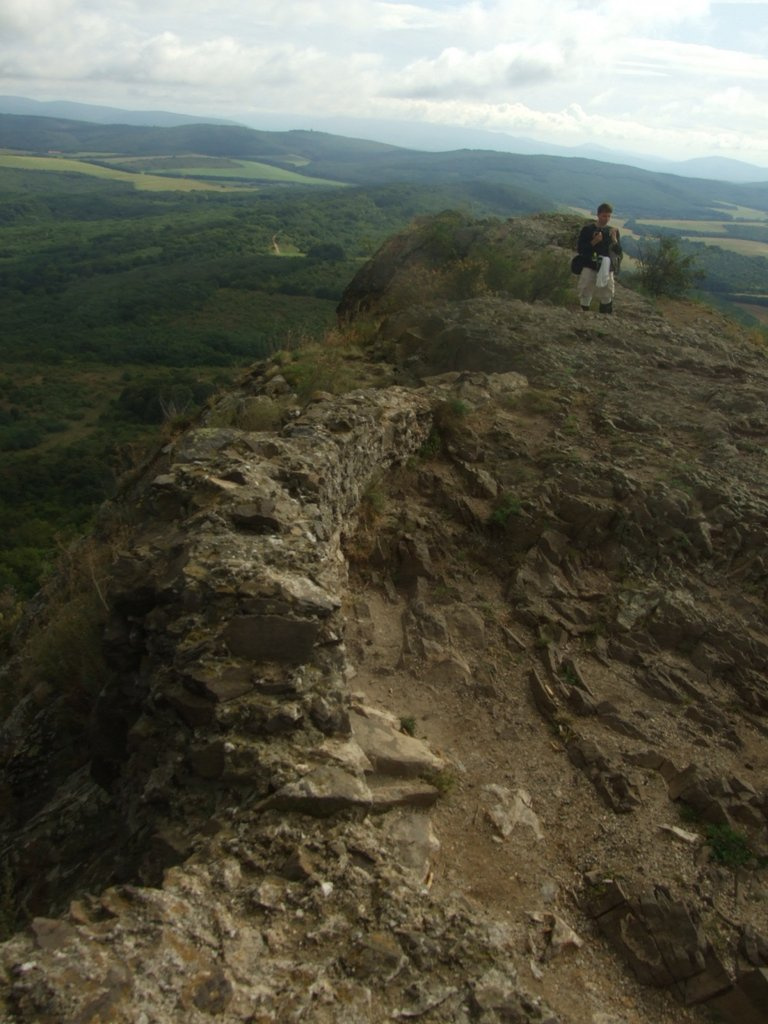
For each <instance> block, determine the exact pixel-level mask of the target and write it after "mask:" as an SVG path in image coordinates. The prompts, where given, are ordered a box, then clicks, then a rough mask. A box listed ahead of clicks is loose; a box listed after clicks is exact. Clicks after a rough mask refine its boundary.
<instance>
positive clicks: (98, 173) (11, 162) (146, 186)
mask: <svg viewBox="0 0 768 1024" xmlns="http://www.w3.org/2000/svg"><path fill="white" fill-rule="evenodd" d="M0 167H7V168H9V169H11V170H21V171H57V172H59V173H66V174H72V173H76V174H88V175H90V176H91V177H93V178H104V179H108V180H110V181H123V182H127V183H128V184H130V185H133V187H134V188H136V189H138V190H139V191H142V192H169V191H173V192H203V191H212V190H214V191H217V192H232V191H235V190H236V188H237V186H233V185H219V184H215V183H212V182H205V181H199V180H195V179H192V178H173V177H164V176H163V175H160V174H143V173H142V174H135V173H132V172H131V171H121V170H118V169H116V168H112V167H103V166H101V165H100V164H94V163H90V162H88V161H87V160H76V159H71V158H69V157H60V156H12V155H10V154H8V153H3V154H0Z"/></svg>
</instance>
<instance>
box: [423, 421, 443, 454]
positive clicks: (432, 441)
mask: <svg viewBox="0 0 768 1024" xmlns="http://www.w3.org/2000/svg"><path fill="white" fill-rule="evenodd" d="M442 447H443V441H442V438H441V437H440V434H439V433H438V432H437V430H435V428H434V427H433V428H432V429H431V430H430V432H429V436H428V437H427V439H426V441H425V442H424V444H423V445H422V446H421V448H419V451H418V455H419V458H421V459H433V458H434V457H435V456H436V455H438V454H439V453H440V452H441V451H442Z"/></svg>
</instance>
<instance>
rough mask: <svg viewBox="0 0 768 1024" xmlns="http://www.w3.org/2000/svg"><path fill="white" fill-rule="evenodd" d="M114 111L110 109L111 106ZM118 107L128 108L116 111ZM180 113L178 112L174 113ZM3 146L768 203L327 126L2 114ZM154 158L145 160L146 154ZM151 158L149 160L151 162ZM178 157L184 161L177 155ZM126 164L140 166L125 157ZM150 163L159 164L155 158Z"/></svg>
mask: <svg viewBox="0 0 768 1024" xmlns="http://www.w3.org/2000/svg"><path fill="white" fill-rule="evenodd" d="M103 109H105V110H109V108H103ZM114 113H115V116H119V115H120V114H124V113H125V112H120V111H115V112H114ZM168 116H169V117H173V116H174V115H168ZM0 148H4V149H6V150H8V149H10V150H17V151H21V152H25V153H31V154H36V155H40V156H45V155H50V154H60V155H73V156H78V157H80V156H81V155H83V156H82V157H81V158H82V159H84V160H86V161H88V162H91V163H93V162H99V161H100V157H99V154H103V162H105V163H107V164H108V165H109V166H112V167H114V166H115V164H116V163H117V162H118V161H119V156H125V157H133V158H135V157H143V158H152V157H156V158H158V163H159V164H161V165H162V166H165V167H167V158H168V157H180V156H185V157H186V156H190V157H191V159H190V160H188V161H184V163H183V165H184V166H185V167H186V170H185V171H184V173H185V174H186V175H187V176H188V177H199V178H203V179H205V178H206V173H205V167H204V166H200V167H199V169H198V170H195V166H194V165H195V162H196V161H197V163H198V164H201V163H202V162H203V161H202V160H201V158H203V157H213V158H218V159H219V160H220V159H222V158H225V159H227V160H230V161H232V164H231V173H230V174H229V175H228V176H229V177H230V178H231V179H232V180H235V181H238V180H243V179H245V178H246V177H247V175H245V174H243V175H241V177H240V178H239V177H238V169H239V168H238V163H237V161H247V162H249V163H251V164H252V163H258V164H262V165H263V164H267V165H270V166H271V167H275V168H280V169H282V170H283V171H290V172H291V177H292V180H294V181H296V179H297V177H298V178H299V181H301V176H304V180H305V181H306V184H307V185H309V184H310V183H311V181H310V179H323V180H326V181H332V182H335V183H338V184H345V185H356V186H360V187H374V186H376V187H379V186H387V185H399V186H403V187H407V186H421V187H429V188H437V187H451V188H453V189H454V190H456V189H459V190H460V192H461V195H462V196H463V197H464V199H465V201H467V202H470V203H471V202H473V201H477V202H479V203H480V204H482V205H483V206H484V208H488V207H489V206H490V207H491V208H493V209H497V210H509V211H510V213H513V212H519V211H521V210H528V211H530V210H541V211H545V210H553V209H557V208H561V209H562V208H572V209H579V210H586V211H589V210H594V209H595V207H596V205H597V203H599V202H602V201H604V200H606V199H607V200H609V201H610V202H612V203H613V204H614V207H615V209H616V211H617V215H618V216H621V217H623V218H638V217H641V218H642V217H645V218H654V217H656V218H658V217H661V218H666V219H708V220H712V219H716V218H722V217H727V216H728V215H729V213H730V212H731V210H734V211H736V210H737V208H740V207H746V208H751V209H756V210H759V211H764V212H768V182H764V183H738V182H732V181H724V180H717V179H709V178H694V177H682V176H680V175H674V174H670V173H660V172H657V171H649V170H644V169H642V168H639V167H637V166H633V165H631V164H627V163H609V162H607V161H606V160H605V159H600V160H598V159H594V158H593V159H587V158H585V157H582V156H573V155H572V156H569V157H563V156H551V155H542V154H535V155H534V154H520V153H505V152H500V151H498V150H492V149H466V148H465V149H458V150H453V151H447V152H445V151H436V152H429V151H426V150H423V149H406V148H403V147H399V146H395V145H391V144H388V143H383V142H373V141H370V140H366V139H360V138H350V137H347V136H342V135H333V134H329V133H326V132H320V131H305V130H299V129H294V130H291V131H282V132H277V131H260V130H257V129H253V128H246V127H244V126H242V125H237V124H227V123H218V124H214V123H205V122H202V123H201V122H195V121H194V119H184V120H183V123H180V124H175V125H171V126H168V127H164V126H157V125H138V124H137V125H131V124H127V123H126V122H125V120H124V119H123V121H122V122H119V123H114V122H103V121H100V122H98V123H96V122H93V121H82V120H70V119H68V118H64V117H62V116H57V117H42V116H39V115H28V114H4V113H0ZM142 163H143V164H144V165H147V161H146V159H145V160H143V161H142ZM150 163H151V161H150ZM177 163H178V161H177ZM124 166H125V167H128V168H129V169H130V167H131V166H132V165H131V164H130V161H126V163H125V165H124ZM146 169H151V167H150V166H147V167H146Z"/></svg>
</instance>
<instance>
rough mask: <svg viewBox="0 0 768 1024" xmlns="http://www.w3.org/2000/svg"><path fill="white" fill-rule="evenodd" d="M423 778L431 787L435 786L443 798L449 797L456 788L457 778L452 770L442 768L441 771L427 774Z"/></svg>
mask: <svg viewBox="0 0 768 1024" xmlns="http://www.w3.org/2000/svg"><path fill="white" fill-rule="evenodd" d="M422 778H423V779H424V781H425V782H427V783H428V784H429V785H430V786H434V787H435V789H436V790H437V791H438V793H440V795H441V796H447V794H448V793H450V792H451V790H452V789H453V788H454V787H455V786H456V776H455V775H454V773H453V772H452V771H451V770H450V768H442V769H441V770H439V771H434V772H427V773H426V774H425V775H422Z"/></svg>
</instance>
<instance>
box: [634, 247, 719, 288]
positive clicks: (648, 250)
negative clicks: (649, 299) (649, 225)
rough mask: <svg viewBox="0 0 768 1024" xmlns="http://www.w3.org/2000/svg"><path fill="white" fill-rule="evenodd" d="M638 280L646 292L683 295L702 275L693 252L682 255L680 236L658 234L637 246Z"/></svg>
mask: <svg viewBox="0 0 768 1024" xmlns="http://www.w3.org/2000/svg"><path fill="white" fill-rule="evenodd" d="M638 263H639V266H640V284H641V287H642V288H643V290H644V291H646V292H648V294H649V295H655V296H660V295H667V296H670V297H673V298H674V297H676V296H680V295H685V293H686V292H688V291H690V290H691V288H693V286H694V284H695V283H696V282H697V281H699V280H701V278H702V277H704V273H703V271H701V270H699V269H698V267H697V266H696V258H695V257H694V256H685V255H683V253H682V251H681V249H680V243H679V239H677V238H674V237H672V236H670V235H657V236H656V238H655V240H653V241H645V240H644V241H642V242H641V243H640V244H639V246H638Z"/></svg>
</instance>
